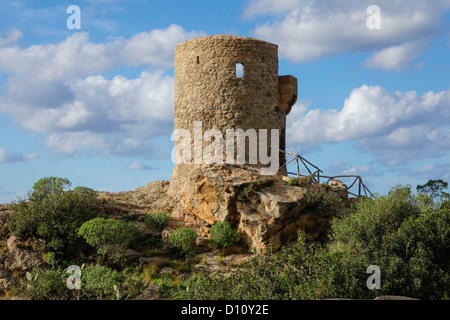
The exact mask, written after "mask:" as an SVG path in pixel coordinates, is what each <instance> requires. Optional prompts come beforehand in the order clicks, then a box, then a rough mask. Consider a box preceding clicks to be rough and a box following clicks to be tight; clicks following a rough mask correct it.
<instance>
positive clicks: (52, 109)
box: [0, 25, 203, 155]
mask: <svg viewBox="0 0 450 320" xmlns="http://www.w3.org/2000/svg"><path fill="white" fill-rule="evenodd" d="M199 35H203V33H201V32H195V31H192V32H188V31H186V30H184V29H183V28H182V27H180V26H177V25H171V26H170V27H168V28H166V29H157V30H152V31H149V32H141V33H139V34H137V35H135V36H133V37H131V38H130V39H124V38H113V39H109V40H108V41H105V42H102V43H92V42H90V41H89V35H88V34H87V33H83V32H79V33H75V34H74V35H73V36H71V37H68V38H67V39H65V40H64V41H62V42H59V43H56V44H48V45H34V46H30V47H27V48H20V47H5V48H2V47H0V70H2V69H3V70H4V71H6V72H7V73H9V74H10V76H9V78H8V79H7V81H6V83H5V84H4V91H3V92H2V94H1V95H0V111H2V112H5V113H8V114H9V115H10V116H11V118H12V120H13V122H14V123H16V124H19V125H20V126H21V127H23V128H25V129H27V130H31V131H35V132H39V133H44V134H48V136H47V138H46V140H45V145H46V146H47V147H48V148H50V149H51V150H53V151H55V152H60V153H65V154H74V153H76V152H77V151H79V150H81V149H91V150H98V152H103V153H113V154H124V155H125V154H130V155H131V154H136V153H140V152H141V153H144V154H147V155H149V154H150V153H151V151H152V150H153V148H152V147H151V146H150V145H149V141H152V139H154V138H156V137H158V136H161V135H167V134H169V133H170V132H171V130H173V85H174V83H173V82H174V80H173V77H171V76H169V75H166V74H164V69H166V68H169V67H171V66H172V65H173V59H174V49H175V46H176V45H177V44H178V43H180V42H182V41H185V40H188V39H190V38H193V37H196V36H199ZM120 66H141V67H144V68H145V66H148V67H149V68H148V70H151V71H143V72H142V73H141V74H140V75H139V77H137V78H135V79H129V78H127V77H124V76H121V75H118V76H116V77H114V78H113V79H111V80H109V79H106V78H105V77H104V76H103V75H102V73H103V72H105V71H110V70H113V69H114V68H118V67H120ZM142 148H144V149H145V150H142Z"/></svg>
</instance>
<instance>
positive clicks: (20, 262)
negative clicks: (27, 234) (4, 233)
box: [3, 235, 45, 271]
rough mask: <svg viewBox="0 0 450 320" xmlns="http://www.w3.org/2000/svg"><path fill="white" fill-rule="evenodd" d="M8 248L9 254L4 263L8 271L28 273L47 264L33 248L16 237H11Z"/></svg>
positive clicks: (7, 244)
mask: <svg viewBox="0 0 450 320" xmlns="http://www.w3.org/2000/svg"><path fill="white" fill-rule="evenodd" d="M6 246H7V249H8V253H7V255H6V257H5V259H4V261H3V266H4V268H5V269H6V270H9V271H14V270H18V271H27V270H31V269H32V268H33V267H36V266H40V265H43V264H45V262H44V261H43V259H42V256H41V255H40V254H39V253H38V252H36V251H34V250H33V249H32V247H26V246H24V245H23V244H22V241H21V239H20V238H18V237H16V236H14V235H13V236H11V237H9V239H8V241H7V242H6Z"/></svg>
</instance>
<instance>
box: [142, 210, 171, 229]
mask: <svg viewBox="0 0 450 320" xmlns="http://www.w3.org/2000/svg"><path fill="white" fill-rule="evenodd" d="M144 223H145V224H146V225H151V226H154V227H156V228H158V229H164V228H165V227H166V226H167V225H168V224H169V216H168V215H167V214H166V213H164V212H158V213H150V214H147V215H145V218H144Z"/></svg>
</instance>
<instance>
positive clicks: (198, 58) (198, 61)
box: [197, 56, 200, 64]
mask: <svg viewBox="0 0 450 320" xmlns="http://www.w3.org/2000/svg"><path fill="white" fill-rule="evenodd" d="M197 64H200V56H197Z"/></svg>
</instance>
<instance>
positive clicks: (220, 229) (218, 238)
mask: <svg viewBox="0 0 450 320" xmlns="http://www.w3.org/2000/svg"><path fill="white" fill-rule="evenodd" d="M210 233H211V239H210V240H211V242H212V243H213V244H214V245H215V246H216V247H217V248H220V249H223V248H226V247H229V246H231V245H233V244H235V243H237V242H238V241H239V240H240V238H239V235H238V233H237V231H236V229H233V228H232V227H231V224H230V223H229V222H228V221H219V222H216V223H215V224H214V225H213V226H212V227H211V229H210Z"/></svg>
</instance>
